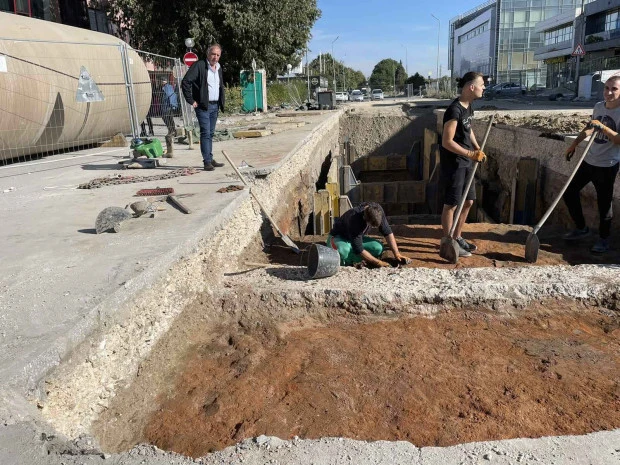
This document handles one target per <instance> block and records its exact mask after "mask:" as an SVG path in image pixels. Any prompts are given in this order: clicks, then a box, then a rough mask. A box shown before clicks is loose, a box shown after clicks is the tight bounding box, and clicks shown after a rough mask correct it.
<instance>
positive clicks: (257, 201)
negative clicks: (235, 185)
mask: <svg viewBox="0 0 620 465" xmlns="http://www.w3.org/2000/svg"><path fill="white" fill-rule="evenodd" d="M222 154H223V155H224V157H225V158H226V160H227V161H228V163H230V166H232V167H233V169H234V170H235V173H237V176H239V179H241V182H242V183H243V184H245V185H246V186H248V183H247V182H245V179H244V178H243V175H242V174H241V173H240V172H239V170H238V169H237V167H236V166H235V164H234V163H233V162H232V160H231V159H230V157H229V156H228V154H227V153H226V151H225V150H222ZM248 187H249V186H248ZM249 190H250V195H251V196H252V198H253V199H254V200H256V203H257V204H258V206H259V207H260V209H261V210H262V212H263V213H264V214H265V216H266V217H267V219H268V220H269V222H270V223H271V224H272V225H273V227H274V228H275V230H276V231H277V232H278V234H279V235H280V237H284V233H283V232H282V231H281V230H280V228H279V227H278V225H277V224H276V222H275V221H274V220H273V218H272V217H271V216H270V215H269V213H267V210H266V209H265V207H264V205H263V204H262V203H261V201H260V200H258V197H256V195H254V192H252V188H251V187H250V189H249Z"/></svg>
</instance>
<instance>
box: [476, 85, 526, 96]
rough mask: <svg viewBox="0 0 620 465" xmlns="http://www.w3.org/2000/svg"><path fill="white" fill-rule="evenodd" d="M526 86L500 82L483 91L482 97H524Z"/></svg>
mask: <svg viewBox="0 0 620 465" xmlns="http://www.w3.org/2000/svg"><path fill="white" fill-rule="evenodd" d="M526 92H527V86H522V85H520V84H516V83H514V82H502V83H501V84H497V85H494V86H493V87H490V88H488V89H485V91H484V95H498V96H499V95H525V93H526Z"/></svg>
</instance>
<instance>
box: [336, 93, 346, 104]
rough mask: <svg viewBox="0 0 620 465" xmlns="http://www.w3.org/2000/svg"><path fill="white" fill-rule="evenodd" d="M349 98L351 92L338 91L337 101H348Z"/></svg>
mask: <svg viewBox="0 0 620 465" xmlns="http://www.w3.org/2000/svg"><path fill="white" fill-rule="evenodd" d="M347 100H349V94H347V93H346V92H336V102H346V101H347Z"/></svg>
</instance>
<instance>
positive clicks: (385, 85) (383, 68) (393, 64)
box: [368, 58, 407, 91]
mask: <svg viewBox="0 0 620 465" xmlns="http://www.w3.org/2000/svg"><path fill="white" fill-rule="evenodd" d="M394 73H396V88H399V87H402V86H403V84H404V83H405V80H406V79H407V73H406V72H405V68H404V67H403V64H402V63H400V62H398V61H396V60H393V59H392V58H385V59H383V60H381V61H380V62H379V63H377V64H376V65H375V67H374V69H373V70H372V74H371V75H370V79H369V80H368V82H369V83H370V87H371V88H373V89H376V88H380V89H383V91H386V90H387V89H393V87H394Z"/></svg>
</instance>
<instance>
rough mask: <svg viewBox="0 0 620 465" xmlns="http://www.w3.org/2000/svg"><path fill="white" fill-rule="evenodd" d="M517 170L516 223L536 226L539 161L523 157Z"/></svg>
mask: <svg viewBox="0 0 620 465" xmlns="http://www.w3.org/2000/svg"><path fill="white" fill-rule="evenodd" d="M517 169H518V175H517V193H516V198H515V215H514V216H515V219H514V223H515V224H534V223H535V222H536V197H537V195H538V194H537V186H538V172H539V160H538V158H533V157H522V158H520V159H519V161H518V163H517Z"/></svg>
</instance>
